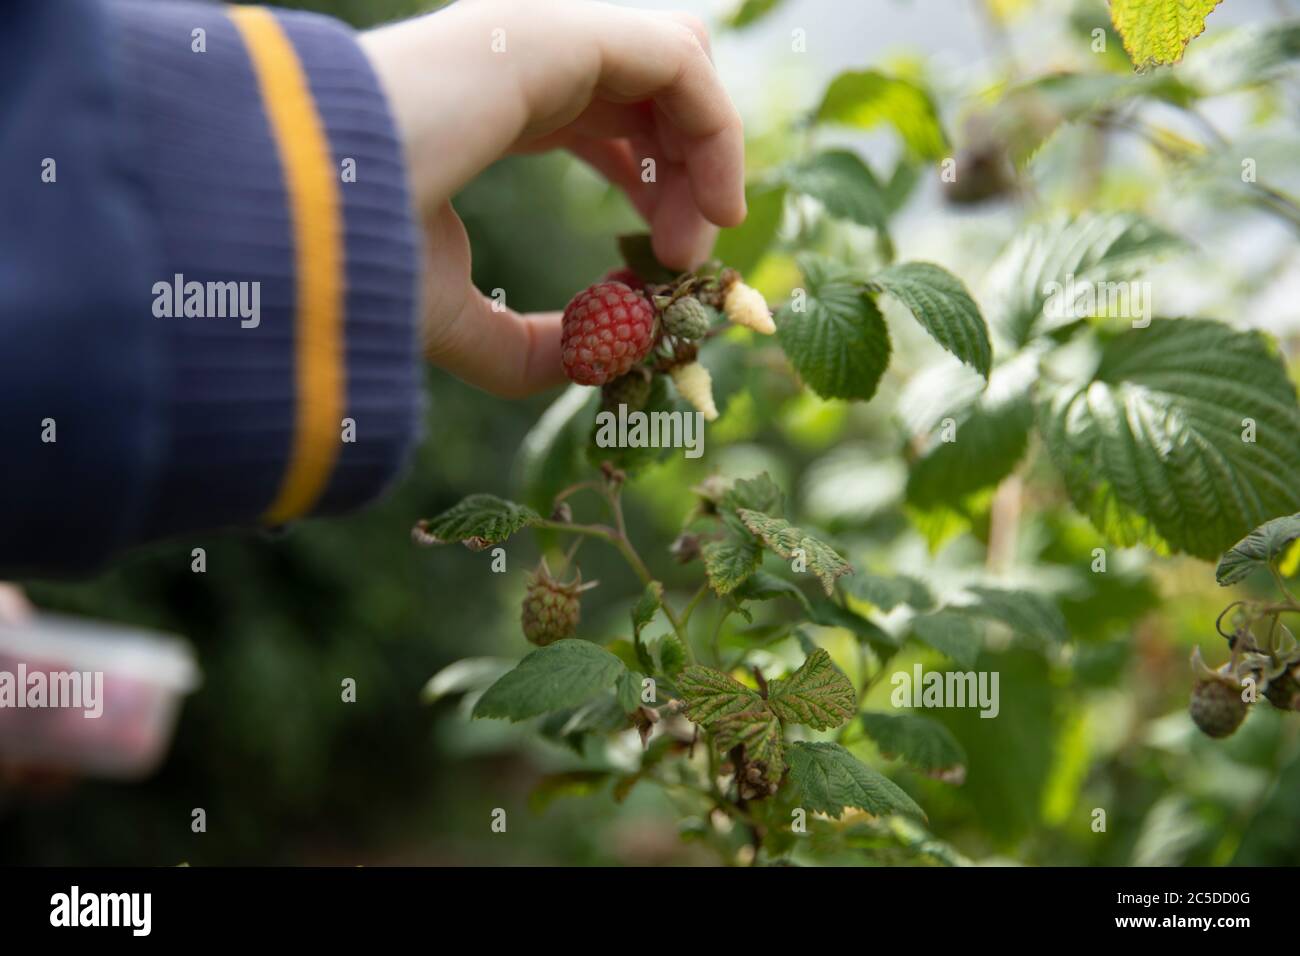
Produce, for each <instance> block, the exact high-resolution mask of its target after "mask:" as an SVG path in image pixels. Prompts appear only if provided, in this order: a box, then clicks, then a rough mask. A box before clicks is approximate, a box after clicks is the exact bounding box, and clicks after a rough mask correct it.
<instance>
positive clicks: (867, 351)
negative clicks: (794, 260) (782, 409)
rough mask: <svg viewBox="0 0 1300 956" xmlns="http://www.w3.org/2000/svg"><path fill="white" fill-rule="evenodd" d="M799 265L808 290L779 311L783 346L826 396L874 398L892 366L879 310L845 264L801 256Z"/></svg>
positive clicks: (778, 326) (810, 382)
mask: <svg viewBox="0 0 1300 956" xmlns="http://www.w3.org/2000/svg"><path fill="white" fill-rule="evenodd" d="M799 267H800V269H801V270H802V271H803V274H804V281H805V284H806V286H807V288H806V289H804V290H802V291H803V292H805V296H804V298H803V301H802V302H800V301H799V299H798V297H797V296H796V298H794V299H792V300H791V301H790V302H788V303H786V304H785V305H784V306H782V307H781V309H780V311H779V312H778V314H777V317H776V335H777V339H778V341H779V342H780V343H781V348H783V349H784V350H785V354H786V355H787V356H788V357H789V358H790V361H791V363H792V364H793V365H794V367H795V369H796V371H798V373H799V375H800V376H801V377H802V378H803V380H804V382H805V383H806V384H807V385H808V387H809V388H811V389H812V390H813V391H814V392H816V393H817V394H818V395H820V396H821V397H822V398H849V399H863V400H866V399H869V398H871V396H873V395H874V394H876V387H877V386H878V385H879V384H880V378H881V376H882V375H884V374H885V369H886V368H887V367H888V366H889V353H890V343H889V331H888V330H887V329H886V328H885V320H884V318H883V317H882V316H881V314H880V310H879V309H878V308H876V304H875V303H874V302H873V301H872V300H871V297H870V295H868V294H867V293H866V291H865V290H864V289H863V287H862V284H861V283H860V282H859V281H858V280H856V279H855V278H853V276H852V275H851V274H850V273H849V272H848V270H846V269H844V268H843V267H841V266H838V265H836V264H835V263H833V262H830V261H829V260H824V259H820V258H818V257H815V256H811V255H801V256H799ZM798 291H800V290H796V293H797V292H798Z"/></svg>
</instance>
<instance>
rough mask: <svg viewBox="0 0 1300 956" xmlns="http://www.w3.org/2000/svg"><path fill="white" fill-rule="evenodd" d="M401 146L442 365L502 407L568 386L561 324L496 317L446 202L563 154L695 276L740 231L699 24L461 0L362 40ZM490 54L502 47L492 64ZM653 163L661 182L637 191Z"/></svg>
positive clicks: (727, 138) (433, 349)
mask: <svg viewBox="0 0 1300 956" xmlns="http://www.w3.org/2000/svg"><path fill="white" fill-rule="evenodd" d="M361 42H362V46H363V48H364V49H365V50H366V51H367V54H368V55H369V57H370V59H371V62H372V63H373V64H374V67H375V71H376V73H377V74H378V76H379V79H380V83H381V84H382V85H383V87H384V88H385V90H386V92H387V94H388V97H389V100H390V102H391V104H392V109H393V112H394V114H395V117H396V122H397V126H398V129H399V131H400V133H401V136H402V138H403V140H404V144H405V149H406V154H407V164H408V167H409V169H410V176H411V185H412V189H413V190H414V195H415V202H416V207H417V210H418V213H419V215H420V216H421V217H422V218H423V222H424V227H425V231H426V242H427V246H428V260H427V262H426V263H425V271H424V300H423V308H424V310H425V315H424V320H423V321H424V326H423V327H424V337H425V348H426V354H427V356H428V358H429V360H430V361H432V362H433V363H434V364H436V365H439V366H441V367H443V368H446V369H447V370H448V371H450V372H452V373H453V374H455V375H457V376H459V377H460V378H463V379H465V380H466V381H468V382H470V383H471V384H474V385H477V386H479V387H481V388H484V389H487V390H488V391H490V392H493V393H495V394H498V395H502V396H507V397H514V396H522V395H528V394H532V393H533V392H537V391H539V390H541V389H544V388H548V387H550V386H552V385H555V384H557V383H559V382H561V381H563V372H562V370H561V367H560V333H559V324H560V313H559V312H547V313H537V314H530V315H520V314H519V313H517V312H514V311H511V310H506V311H502V312H496V311H493V309H492V307H491V302H490V300H488V299H487V298H486V297H484V296H483V295H482V293H480V292H479V291H478V290H477V289H475V288H474V286H473V284H472V282H471V280H470V250H469V241H468V238H467V236H466V234H465V227H464V224H463V223H462V222H461V221H460V217H458V216H457V215H456V213H455V211H454V210H453V209H452V208H451V203H450V198H451V196H452V195H453V194H454V193H455V192H456V191H457V190H459V189H460V188H461V187H463V186H464V185H465V184H466V183H467V182H469V181H470V180H471V179H472V178H473V177H474V176H476V175H477V174H478V173H479V172H481V171H482V170H483V169H484V168H486V167H487V166H488V165H490V164H491V163H493V162H495V161H496V160H497V159H499V158H501V157H502V156H504V155H507V154H510V153H520V152H536V151H540V150H546V149H556V148H562V149H568V150H569V151H571V152H572V153H573V154H574V155H576V156H578V157H579V158H581V159H583V160H584V161H586V162H588V163H590V164H591V165H592V166H593V167H595V168H596V169H597V170H599V171H600V172H601V173H602V174H603V175H604V176H605V177H606V178H607V179H609V181H610V182H611V183H614V184H615V185H617V186H619V187H620V188H622V189H623V190H624V192H626V193H627V195H628V197H629V199H630V200H631V201H632V203H633V204H634V205H635V206H636V208H637V209H638V211H640V213H641V214H642V215H643V216H644V217H645V219H646V220H647V221H648V222H649V223H650V227H651V233H652V235H653V238H654V249H655V253H656V255H657V256H658V257H659V258H660V260H662V261H663V262H664V263H665V264H666V265H669V266H672V267H675V268H682V269H687V268H690V267H692V266H694V265H696V264H698V263H699V262H700V261H702V260H703V259H704V258H706V257H707V255H708V253H709V250H710V249H711V248H712V245H713V239H714V236H715V235H716V228H715V227H716V226H734V225H737V224H739V223H740V222H741V221H742V220H743V219H744V218H745V198H744V145H743V136H742V130H741V124H740V117H739V115H738V114H737V113H736V110H735V107H734V106H733V105H732V103H731V100H730V98H729V97H728V96H727V94H726V91H725V90H724V89H723V88H722V85H721V83H720V81H719V79H718V76H717V73H716V72H715V71H714V69H713V64H712V62H711V61H710V59H709V48H708V35H707V32H706V31H705V29H704V27H703V26H702V25H701V24H700V23H699V22H698V21H697V20H695V19H694V18H692V17H690V16H687V15H682V14H659V13H649V12H643V11H637V10H629V9H625V8H620V7H611V6H606V5H604V4H599V3H589V2H576V0H552V2H547V3H521V2H505V0H473V2H469V0H462V2H460V3H456V4H454V5H453V6H451V7H449V8H448V9H446V10H444V11H441V12H439V13H435V14H432V15H429V16H426V17H421V18H419V19H416V20H411V21H407V22H405V23H400V24H396V25H394V26H390V27H384V28H382V29H380V30H376V31H373V32H371V33H367V34H365V35H364V36H363V37H362V41H361ZM494 42H495V44H496V48H497V49H498V50H500V49H501V45H502V44H504V49H503V50H501V52H494ZM646 158H650V159H653V160H654V161H655V168H656V177H655V178H656V182H653V183H643V182H642V181H641V162H642V160H643V159H646Z"/></svg>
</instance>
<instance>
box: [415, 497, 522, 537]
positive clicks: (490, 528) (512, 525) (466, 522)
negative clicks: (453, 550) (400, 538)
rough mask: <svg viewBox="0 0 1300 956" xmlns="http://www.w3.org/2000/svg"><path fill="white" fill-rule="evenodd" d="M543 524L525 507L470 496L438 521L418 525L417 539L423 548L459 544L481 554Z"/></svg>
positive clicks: (451, 508)
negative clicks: (454, 542) (426, 544)
mask: <svg viewBox="0 0 1300 956" xmlns="http://www.w3.org/2000/svg"><path fill="white" fill-rule="evenodd" d="M540 520H541V516H540V515H538V513H537V512H536V511H534V510H533V509H532V508H529V507H526V506H525V505H518V504H515V503H514V502H513V501H506V500H504V499H503V498H498V497H497V496H496V495H483V494H480V495H470V496H469V497H468V498H466V499H465V500H463V501H461V502H460V503H458V504H456V505H453V506H452V507H450V508H448V509H447V510H446V511H444V512H443V513H442V514H440V515H438V516H437V517H436V518H430V519H428V520H426V521H421V522H420V523H419V524H417V525H416V532H415V537H416V540H417V541H420V543H422V544H423V543H428V544H450V543H451V542H453V541H459V542H461V543H462V544H463V545H465V547H467V548H470V549H471V550H474V551H481V550H482V549H484V548H486V547H487V546H488V545H491V544H497V543H498V542H501V541H504V540H505V539H506V538H508V537H510V536H511V535H512V534H514V533H515V532H516V531H519V530H521V529H523V528H527V527H529V526H530V525H534V524H536V523H537V522H539V521H540Z"/></svg>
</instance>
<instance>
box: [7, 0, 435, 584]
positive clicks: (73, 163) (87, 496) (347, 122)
mask: <svg viewBox="0 0 1300 956" xmlns="http://www.w3.org/2000/svg"><path fill="white" fill-rule="evenodd" d="M78 6H79V7H80V8H81V9H80V11H79V13H80V15H77V13H78V11H73V14H74V15H72V16H68V15H67V13H68V11H69V8H68V7H67V6H63V7H61V8H60V12H62V13H63V14H64V16H62V17H60V16H59V15H57V14H56V13H54V12H53V11H52V10H51V9H50V8H47V7H45V6H44V5H42V4H20V5H19V9H20V16H19V20H18V30H17V32H16V33H15V34H11V40H10V42H11V43H14V44H20V43H27V42H33V47H32V48H33V49H41V50H42V56H43V58H44V59H43V61H42V62H43V63H46V64H48V65H49V72H50V74H51V76H50V78H49V82H47V83H41V82H30V83H26V84H25V85H24V86H23V88H22V89H23V91H24V92H23V96H22V97H21V98H20V99H19V101H18V102H16V103H15V104H12V105H11V106H10V107H9V109H10V112H11V114H12V115H13V116H15V117H17V119H16V120H15V121H14V122H10V123H8V124H7V125H6V126H5V133H4V134H3V135H4V139H5V144H4V154H5V156H6V157H15V156H21V157H23V160H24V162H25V163H26V162H31V161H30V160H29V157H31V156H33V155H36V156H40V155H41V154H42V153H45V152H52V153H53V154H54V157H53V158H54V159H56V160H57V163H58V165H57V178H56V179H55V180H54V181H47V182H42V181H41V180H40V179H39V174H40V170H39V169H35V168H22V169H14V170H12V171H11V172H12V175H10V176H7V177H6V178H7V179H8V181H9V182H10V183H11V184H12V196H11V198H12V199H13V200H14V202H15V208H21V209H25V210H26V212H25V213H24V221H23V223H22V225H21V227H17V224H15V226H11V227H10V228H7V229H6V230H4V231H3V234H0V244H3V245H4V247H5V261H6V263H7V264H8V265H10V266H11V267H12V268H13V269H14V273H15V275H25V276H26V279H25V281H22V282H6V283H5V284H4V285H3V287H0V382H2V383H3V385H0V389H3V404H0V433H2V434H3V437H4V441H5V445H6V447H8V448H10V449H11V452H12V456H11V458H10V460H9V461H8V462H7V463H6V466H5V468H4V469H3V470H2V471H0V494H2V497H3V500H4V502H5V509H6V515H5V517H6V520H5V522H4V523H3V526H0V568H3V569H4V571H5V573H11V574H12V573H47V572H50V571H60V570H77V569H84V568H89V567H92V566H94V565H96V564H98V563H99V562H101V561H102V560H103V559H104V558H105V557H107V556H109V555H110V554H112V553H114V552H116V551H118V550H120V549H121V548H123V547H125V546H129V545H131V544H135V543H139V542H141V541H144V540H148V539H151V538H155V537H159V536H162V535H167V534H174V533H177V532H183V531H188V530H196V529H201V528H210V527H217V526H222V525H228V524H251V523H264V524H277V523H281V522H283V521H287V520H291V519H293V518H296V517H301V516H304V515H309V514H313V513H321V512H331V511H337V510H341V509H343V508H347V507H352V506H355V505H357V504H360V503H361V502H363V501H365V500H368V499H369V498H372V497H373V496H374V495H375V494H377V493H378V492H379V491H380V490H381V489H382V487H383V486H384V485H385V484H387V483H388V482H390V481H391V480H392V479H393V477H394V476H395V474H396V473H397V471H398V469H399V466H400V463H401V461H402V459H403V457H404V456H405V454H406V451H407V450H408V449H409V447H410V446H411V444H412V443H413V440H414V438H415V435H416V431H417V419H418V402H419V387H418V384H419V375H420V371H419V362H418V345H417V328H416V311H417V310H416V304H415V297H416V288H417V283H416V274H417V251H418V238H417V235H416V233H415V230H414V223H413V218H412V212H411V208H410V200H409V196H408V192H407V187H406V181H405V169H404V166H403V162H402V156H401V149H400V146H399V141H398V139H397V136H396V134H395V131H394V130H393V128H392V125H391V122H390V120H389V118H388V114H387V107H386V104H385V101H384V98H383V95H382V93H381V91H380V89H379V87H378V84H377V82H376V81H375V79H374V76H373V74H372V72H371V71H370V68H369V65H368V62H367V61H366V59H365V57H364V56H363V55H362V53H361V52H360V49H359V48H358V47H357V45H356V43H355V41H354V40H353V39H352V38H351V35H350V34H349V33H348V32H347V31H346V30H345V29H344V28H342V27H341V26H340V25H338V24H336V23H334V22H333V21H328V20H325V19H324V18H318V17H312V16H305V15H298V14H284V15H279V14H277V15H272V14H270V13H268V12H266V11H262V10H239V11H227V10H225V9H223V8H221V7H216V6H211V5H207V4H195V5H188V4H156V3H125V4H114V5H110V6H101V5H97V4H92V3H85V4H79V5H78ZM195 31H200V32H198V33H196V32H195ZM38 37H39V41H37V38H38ZM34 41H37V42H34ZM6 46H8V44H6ZM96 51H100V52H99V53H98V54H96ZM33 69H38V68H37V67H35V66H33ZM353 173H355V177H353V175H352V174H353ZM56 264H57V267H55V266H56ZM178 276H179V277H180V278H179V279H177V277H178ZM177 286H179V288H180V293H181V294H180V296H179V297H178V296H177V295H175V294H173V291H172V290H173V289H174V288H175V287H177ZM214 287H215V288H216V289H217V290H218V291H217V293H216V296H215V297H214V296H213V294H212V290H213V288H214ZM195 290H198V291H199V294H198V296H197V298H194V297H193V296H192V295H191V294H190V293H191V292H193V291H195ZM229 290H236V293H237V294H235V295H233V296H228V295H227V294H226V293H227V292H228V291H229ZM177 305H179V309H177V308H176V306H177ZM191 306H192V307H191ZM214 306H215V308H216V312H215V313H213V308H214ZM241 307H242V308H243V309H244V310H245V311H240V309H241ZM254 310H255V311H254ZM235 313H238V314H235ZM47 420H48V421H49V424H50V426H51V427H50V428H44V427H43V424H42V423H44V422H46V421H47ZM349 424H350V426H351V427H350V428H349Z"/></svg>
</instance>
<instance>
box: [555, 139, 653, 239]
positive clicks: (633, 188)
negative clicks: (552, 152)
mask: <svg viewBox="0 0 1300 956" xmlns="http://www.w3.org/2000/svg"><path fill="white" fill-rule="evenodd" d="M569 151H570V152H571V153H573V155H575V156H577V157H578V158H579V159H581V160H582V161H583V162H585V163H587V164H588V165H589V166H591V167H592V168H593V169H595V170H596V172H598V173H600V174H601V175H602V176H604V177H605V178H606V179H607V180H609V181H610V183H612V184H613V185H615V186H617V187H618V188H619V189H621V190H623V192H624V193H625V194H626V195H627V198H628V200H629V201H630V202H631V203H632V205H633V206H634V207H636V211H637V212H639V213H640V214H641V217H642V218H643V219H645V221H646V222H650V221H651V220H652V218H653V217H654V211H655V207H656V206H657V205H658V203H659V196H660V193H659V191H658V190H656V189H653V188H651V187H652V186H653V184H651V183H646V182H644V181H643V180H642V179H641V163H640V160H639V159H638V158H637V156H636V154H635V153H634V152H633V148H632V144H631V143H629V142H628V141H627V140H623V139H616V140H610V139H581V138H580V139H576V140H574V141H573V142H572V143H571V144H570V145H569Z"/></svg>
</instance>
